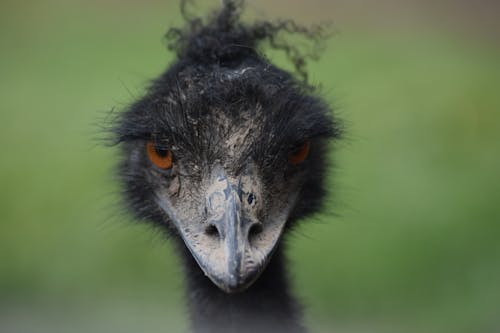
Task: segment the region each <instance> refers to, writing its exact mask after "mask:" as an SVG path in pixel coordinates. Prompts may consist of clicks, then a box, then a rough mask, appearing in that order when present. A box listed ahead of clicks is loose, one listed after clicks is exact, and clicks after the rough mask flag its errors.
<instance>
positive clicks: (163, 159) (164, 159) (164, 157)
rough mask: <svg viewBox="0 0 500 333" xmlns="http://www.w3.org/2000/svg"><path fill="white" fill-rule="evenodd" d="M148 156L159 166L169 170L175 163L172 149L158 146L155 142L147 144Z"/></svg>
mask: <svg viewBox="0 0 500 333" xmlns="http://www.w3.org/2000/svg"><path fill="white" fill-rule="evenodd" d="M147 150H148V156H149V159H150V160H151V162H153V163H154V165H156V166H157V167H158V168H160V169H163V170H168V169H170V168H172V166H173V164H174V160H173V155H172V151H171V150H169V149H164V148H160V147H158V146H156V145H155V144H154V143H153V142H151V141H150V142H148V144H147Z"/></svg>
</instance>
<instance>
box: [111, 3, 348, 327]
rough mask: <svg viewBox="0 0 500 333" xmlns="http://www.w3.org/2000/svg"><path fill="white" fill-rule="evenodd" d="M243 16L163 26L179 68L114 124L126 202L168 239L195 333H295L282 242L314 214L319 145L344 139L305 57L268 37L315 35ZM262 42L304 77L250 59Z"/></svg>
mask: <svg viewBox="0 0 500 333" xmlns="http://www.w3.org/2000/svg"><path fill="white" fill-rule="evenodd" d="M182 4H183V6H181V8H182V9H183V12H184V9H185V6H184V5H185V2H183V3H182ZM241 8H242V3H241V1H224V2H223V5H222V7H221V9H220V10H218V11H215V12H214V13H212V15H211V16H209V17H208V19H200V18H192V17H190V16H188V15H185V18H186V20H187V24H186V26H185V27H184V28H181V29H178V28H174V29H171V30H169V33H168V34H167V36H168V37H169V38H170V41H171V44H170V48H171V49H172V50H174V51H176V53H177V59H176V60H175V62H174V63H173V64H172V65H171V66H170V67H169V68H168V70H167V71H166V72H165V73H163V74H162V75H161V76H160V77H159V78H158V79H156V80H155V81H154V82H153V83H152V84H151V86H150V87H149V89H148V90H147V93H146V94H145V95H144V96H143V97H142V98H141V99H140V100H138V101H136V102H135V103H133V104H132V105H131V106H129V107H128V108H127V109H126V110H125V111H124V112H122V113H120V115H119V117H118V118H117V119H116V120H115V122H114V124H113V133H114V138H115V143H116V144H118V145H119V146H120V149H121V156H122V158H121V162H120V167H119V173H120V175H121V178H120V179H121V182H122V184H123V196H124V202H125V203H126V205H127V207H128V208H129V209H130V211H131V212H132V213H133V214H134V215H135V216H136V217H137V219H140V220H144V221H148V222H151V223H153V224H154V225H156V226H158V227H160V228H161V229H162V230H165V231H166V234H168V235H169V236H171V238H172V239H173V240H174V242H176V243H177V245H178V248H179V253H180V254H181V256H182V260H183V264H184V267H185V273H186V277H187V288H188V296H189V302H188V303H189V306H190V310H191V319H192V326H193V330H194V331H196V332H238V333H243V332H305V328H304V326H303V323H302V320H301V310H300V306H299V305H298V303H297V302H296V301H295V299H294V298H293V297H292V295H291V292H290V291H289V283H288V281H287V277H286V270H285V266H286V261H285V258H284V254H283V244H282V243H283V242H282V238H283V237H284V236H283V235H284V234H286V233H288V232H289V230H291V229H292V228H293V227H294V226H295V225H296V224H297V221H298V220H300V219H302V218H304V217H306V216H308V215H310V214H312V213H315V212H317V211H318V210H319V209H320V208H321V204H322V201H323V198H324V196H325V186H324V185H325V184H324V182H325V171H326V168H327V156H326V153H327V145H328V142H329V141H330V140H331V139H335V138H338V137H339V136H340V132H341V131H340V126H339V125H338V122H337V120H336V119H335V118H334V117H333V114H332V112H331V109H330V107H329V106H328V105H327V103H325V102H324V101H323V100H322V99H321V98H319V97H318V96H316V94H315V90H314V88H313V87H312V86H311V85H310V84H309V83H307V77H306V74H307V73H306V71H305V69H304V65H305V62H304V57H302V56H300V53H299V52H298V51H297V49H296V48H294V47H292V46H290V45H287V44H284V43H282V42H280V40H279V39H278V38H277V35H278V34H279V33H281V32H286V33H299V34H302V35H305V36H306V37H308V38H312V39H314V40H316V41H318V40H320V39H322V38H323V34H322V32H321V29H319V28H318V29H314V28H308V29H306V28H303V27H301V26H298V25H296V24H295V23H294V22H292V21H276V22H268V21H258V22H255V23H253V24H248V23H243V22H242V21H241V18H240V16H241ZM265 41H267V42H269V45H270V46H271V47H274V48H275V49H278V50H284V51H285V52H286V54H287V55H289V57H290V59H291V60H292V62H293V64H294V65H295V67H296V70H297V72H298V73H299V76H302V79H301V78H300V77H296V76H294V75H293V74H292V73H290V72H288V71H285V70H282V69H280V68H278V67H276V66H275V65H273V64H271V63H270V62H269V61H268V60H267V59H266V58H265V57H264V56H263V55H262V54H261V53H260V52H259V47H260V46H261V44H262V42H265Z"/></svg>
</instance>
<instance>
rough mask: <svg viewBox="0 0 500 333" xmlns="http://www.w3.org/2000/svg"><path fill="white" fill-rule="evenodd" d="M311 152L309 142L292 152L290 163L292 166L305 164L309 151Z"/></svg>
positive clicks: (289, 158) (289, 156)
mask: <svg viewBox="0 0 500 333" xmlns="http://www.w3.org/2000/svg"><path fill="white" fill-rule="evenodd" d="M310 150H311V141H309V140H307V141H306V142H304V143H303V144H301V145H300V146H298V147H297V148H296V149H294V150H292V151H291V152H290V154H288V162H290V164H292V165H299V164H301V163H302V162H304V161H305V160H306V159H307V157H308V156H309V151H310Z"/></svg>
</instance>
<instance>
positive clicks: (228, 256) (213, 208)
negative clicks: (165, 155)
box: [195, 166, 260, 293]
mask: <svg viewBox="0 0 500 333" xmlns="http://www.w3.org/2000/svg"><path fill="white" fill-rule="evenodd" d="M241 196H242V192H241V188H240V186H238V185H232V184H231V182H230V181H229V179H228V177H227V176H226V174H225V172H224V170H223V169H222V167H220V166H217V167H216V168H215V169H214V170H213V171H212V176H211V186H210V187H209V189H208V191H207V194H206V207H207V214H208V218H207V227H206V230H205V233H207V234H208V235H209V236H210V237H212V238H213V241H216V242H218V245H219V251H220V254H221V256H220V257H219V258H218V260H217V261H212V262H210V263H208V262H203V260H198V263H199V264H200V266H201V267H202V269H203V270H204V271H205V274H206V275H207V276H208V277H209V278H210V279H211V280H212V281H213V282H214V283H215V284H216V285H217V286H218V287H219V288H221V289H222V290H224V291H226V292H229V293H230V292H235V291H239V290H242V289H244V288H245V287H247V286H248V285H249V284H250V283H251V282H253V280H254V278H256V277H257V276H258V274H259V273H260V270H259V269H256V267H253V265H247V260H246V259H251V257H252V256H253V255H252V252H253V251H252V245H251V244H250V231H251V230H252V227H253V226H254V225H257V223H255V222H253V223H252V222H250V220H249V219H246V218H243V217H242V209H241V206H242V204H241ZM195 258H196V254H195ZM199 259H201V258H199ZM250 261H251V260H250Z"/></svg>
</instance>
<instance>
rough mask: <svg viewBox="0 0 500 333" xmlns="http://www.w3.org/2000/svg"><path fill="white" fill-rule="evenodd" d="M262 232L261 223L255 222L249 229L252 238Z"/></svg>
mask: <svg viewBox="0 0 500 333" xmlns="http://www.w3.org/2000/svg"><path fill="white" fill-rule="evenodd" d="M261 232H262V224H260V223H255V224H254V225H252V226H251V227H250V230H249V231H248V238H249V239H252V238H253V237H255V236H257V235H258V234H260V233H261Z"/></svg>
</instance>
